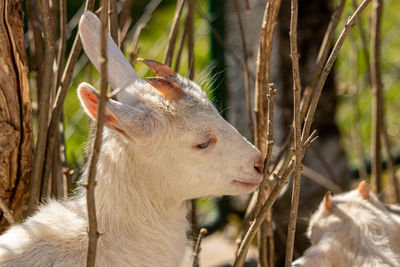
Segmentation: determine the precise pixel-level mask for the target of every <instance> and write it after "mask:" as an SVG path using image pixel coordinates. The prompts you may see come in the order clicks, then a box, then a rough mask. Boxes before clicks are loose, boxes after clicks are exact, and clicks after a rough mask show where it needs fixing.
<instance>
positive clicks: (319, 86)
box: [302, 0, 371, 142]
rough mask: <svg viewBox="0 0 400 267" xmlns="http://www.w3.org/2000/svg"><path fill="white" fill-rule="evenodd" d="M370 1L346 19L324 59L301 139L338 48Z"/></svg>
mask: <svg viewBox="0 0 400 267" xmlns="http://www.w3.org/2000/svg"><path fill="white" fill-rule="evenodd" d="M370 2H371V0H364V1H363V2H362V3H361V5H360V6H359V7H358V8H357V10H356V11H355V12H354V14H353V15H352V16H351V17H350V18H349V19H348V21H347V23H346V25H345V26H344V29H343V30H342V32H341V34H340V36H339V38H338V39H337V41H336V43H335V46H334V47H333V50H332V52H331V54H330V56H329V58H328V60H327V61H326V64H325V67H324V69H323V72H322V73H321V76H320V77H319V80H318V83H317V85H316V87H315V91H314V95H313V98H312V100H311V103H310V107H309V109H308V112H307V115H306V118H305V121H304V127H303V133H302V140H303V142H304V140H306V139H307V138H308V134H309V133H310V130H311V124H312V122H313V118H314V114H315V111H316V109H317V105H318V101H319V98H320V96H321V92H322V88H323V87H324V84H325V81H326V78H327V77H328V74H329V73H330V71H331V69H332V67H333V63H334V62H335V60H336V57H337V55H338V53H339V50H340V48H341V47H342V45H343V42H344V40H345V39H346V37H347V35H348V34H349V32H350V29H351V28H352V27H353V26H354V24H355V23H356V21H357V19H358V18H359V17H360V15H361V13H362V12H363V11H364V9H365V8H366V7H367V5H368V4H369V3H370Z"/></svg>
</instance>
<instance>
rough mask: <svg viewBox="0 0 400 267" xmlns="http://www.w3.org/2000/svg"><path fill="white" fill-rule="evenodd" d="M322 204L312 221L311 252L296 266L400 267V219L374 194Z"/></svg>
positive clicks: (337, 198)
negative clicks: (328, 208) (330, 208)
mask: <svg viewBox="0 0 400 267" xmlns="http://www.w3.org/2000/svg"><path fill="white" fill-rule="evenodd" d="M332 204H333V208H332V211H328V210H327V209H326V208H325V205H324V203H323V202H322V203H321V205H320V207H319V209H318V210H317V211H316V212H315V213H314V214H313V216H312V217H311V220H310V225H309V228H308V232H307V235H308V237H309V238H310V240H311V243H312V245H313V246H312V248H311V249H310V251H309V252H308V253H307V254H305V255H304V256H302V257H301V258H299V259H297V260H296V261H295V262H294V263H293V266H307V267H313V266H327V267H329V266H338V267H339V266H340V267H341V266H360V267H362V266H364V267H371V266H376V267H382V266H400V243H399V240H400V217H399V216H397V215H395V214H393V213H391V212H389V211H388V210H387V209H386V208H385V206H384V205H383V204H382V203H381V202H380V201H379V200H378V198H377V197H376V196H375V195H374V194H373V193H372V192H370V196H369V199H364V198H363V197H362V196H361V194H360V193H359V191H358V190H353V191H350V192H348V193H345V194H341V195H337V196H333V197H332Z"/></svg>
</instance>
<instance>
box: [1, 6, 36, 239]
mask: <svg viewBox="0 0 400 267" xmlns="http://www.w3.org/2000/svg"><path fill="white" fill-rule="evenodd" d="M0 18H1V20H0V66H1V68H0V197H1V198H3V199H4V200H5V202H6V204H7V205H8V206H9V208H10V209H11V210H12V212H13V214H14V217H15V218H16V219H17V220H18V219H19V218H20V217H21V214H22V212H23V211H24V209H25V208H26V205H25V204H26V202H27V200H28V197H29V183H30V176H31V168H32V160H33V151H32V113H31V110H32V109H31V100H30V89H29V83H28V62H27V57H26V52H25V44H24V33H23V11H22V7H21V2H20V1H18V0H6V1H0ZM7 226H8V222H7V220H6V219H5V218H4V216H3V214H1V215H0V232H2V231H4V230H5V229H6V227H7Z"/></svg>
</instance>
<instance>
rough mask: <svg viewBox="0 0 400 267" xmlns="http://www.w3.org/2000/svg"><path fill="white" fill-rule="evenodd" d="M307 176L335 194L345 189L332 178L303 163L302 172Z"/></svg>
mask: <svg viewBox="0 0 400 267" xmlns="http://www.w3.org/2000/svg"><path fill="white" fill-rule="evenodd" d="M301 173H302V174H303V175H304V176H305V177H307V178H309V179H310V180H311V181H313V182H315V183H317V184H319V185H320V186H322V187H324V188H325V189H326V190H328V191H331V192H332V193H334V194H339V193H342V192H343V189H342V188H341V187H340V186H338V185H337V184H336V183H334V182H333V181H332V180H330V179H328V178H326V177H325V176H323V175H322V174H320V173H319V172H316V171H315V170H313V169H311V168H310V167H307V166H306V165H304V164H303V168H302V172H301Z"/></svg>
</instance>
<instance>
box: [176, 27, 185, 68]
mask: <svg viewBox="0 0 400 267" xmlns="http://www.w3.org/2000/svg"><path fill="white" fill-rule="evenodd" d="M186 26H187V25H186V24H185V27H184V28H183V31H182V32H181V37H180V38H179V47H178V52H177V53H176V58H175V68H174V69H175V71H176V72H179V67H180V64H181V57H182V52H183V46H184V44H185V38H186V36H187V27H186Z"/></svg>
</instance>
